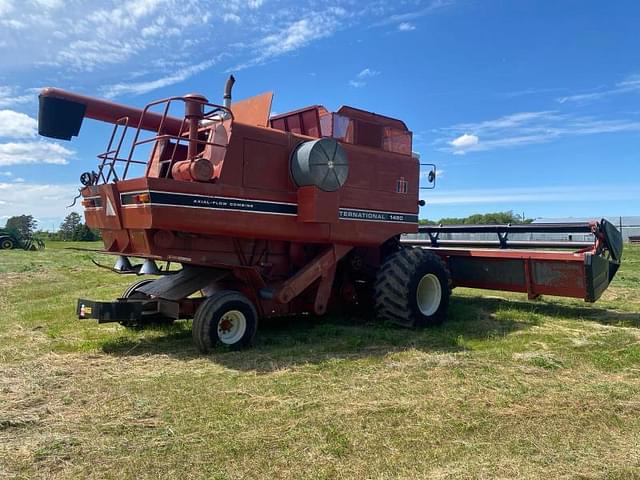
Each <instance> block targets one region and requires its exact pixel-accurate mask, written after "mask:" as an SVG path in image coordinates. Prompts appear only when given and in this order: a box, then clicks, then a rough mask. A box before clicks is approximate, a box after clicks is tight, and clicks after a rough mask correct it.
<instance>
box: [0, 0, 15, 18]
mask: <svg viewBox="0 0 640 480" xmlns="http://www.w3.org/2000/svg"><path fill="white" fill-rule="evenodd" d="M12 11H13V2H12V1H11V0H0V15H2V16H5V15H7V14H9V13H11V12H12Z"/></svg>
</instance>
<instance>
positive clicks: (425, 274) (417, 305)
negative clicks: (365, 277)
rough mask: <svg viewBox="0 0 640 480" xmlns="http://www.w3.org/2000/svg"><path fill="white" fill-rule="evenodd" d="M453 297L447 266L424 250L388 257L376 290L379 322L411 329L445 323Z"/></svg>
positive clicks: (419, 249)
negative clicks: (391, 323)
mask: <svg viewBox="0 0 640 480" xmlns="http://www.w3.org/2000/svg"><path fill="white" fill-rule="evenodd" d="M450 296H451V276H450V274H449V271H448V270H447V267H446V264H445V263H444V262H443V261H442V259H441V258H440V257H439V256H438V255H436V254H434V253H432V252H429V251H427V250H424V249H422V248H403V249H402V250H400V251H398V252H396V253H394V254H393V255H391V256H390V257H388V258H387V259H386V260H385V262H384V263H383V264H382V266H381V267H380V270H379V272H378V275H377V278H376V283H375V286H374V298H375V309H376V315H377V316H378V318H380V319H382V320H388V321H390V322H393V323H395V324H397V325H401V326H403V327H409V328H416V327H424V326H432V325H440V324H441V323H442V322H444V320H445V319H446V316H447V309H448V307H449V297H450Z"/></svg>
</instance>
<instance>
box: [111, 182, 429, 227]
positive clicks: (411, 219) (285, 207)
mask: <svg viewBox="0 0 640 480" xmlns="http://www.w3.org/2000/svg"><path fill="white" fill-rule="evenodd" d="M139 193H146V192H126V193H122V194H121V195H120V201H121V204H122V205H123V206H155V205H157V206H169V207H185V208H205V209H212V210H225V211H239V212H255V213H267V214H273V215H297V214H298V206H297V205H296V204H294V203H284V202H272V201H267V200H253V199H245V198H231V197H217V196H207V195H196V194H186V193H172V192H159V191H156V190H151V191H149V197H150V198H149V199H150V202H149V203H145V204H139V203H136V201H135V200H134V196H135V195H137V194H139ZM339 217H340V220H359V221H364V222H385V223H417V222H418V215H415V214H409V213H401V212H382V211H378V210H363V209H357V208H340V209H339Z"/></svg>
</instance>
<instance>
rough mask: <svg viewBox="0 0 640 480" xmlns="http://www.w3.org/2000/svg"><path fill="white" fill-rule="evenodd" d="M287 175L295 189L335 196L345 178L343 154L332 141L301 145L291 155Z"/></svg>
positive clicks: (327, 139)
mask: <svg viewBox="0 0 640 480" xmlns="http://www.w3.org/2000/svg"><path fill="white" fill-rule="evenodd" d="M291 175H292V176H293V180H294V182H295V183H296V185H297V186H298V187H309V186H314V187H318V188H319V189H320V190H323V191H325V192H335V191H336V190H338V189H339V188H340V187H341V186H342V185H344V183H345V182H346V181H347V177H348V176H349V162H348V160H347V154H346V152H345V151H344V149H343V148H342V147H341V146H340V145H339V144H338V142H337V141H336V140H334V139H333V138H321V139H318V140H312V141H309V142H303V143H301V144H300V145H298V146H297V147H296V149H295V150H294V151H293V153H292V154H291Z"/></svg>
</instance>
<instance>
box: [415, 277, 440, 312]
mask: <svg viewBox="0 0 640 480" xmlns="http://www.w3.org/2000/svg"><path fill="white" fill-rule="evenodd" d="M416 301H417V304H418V309H419V310H420V313H422V314H423V315H425V316H427V317H429V316H431V315H433V314H434V313H436V311H438V308H439V307H440V302H441V301H442V286H441V285H440V280H439V279H438V277H437V276H436V275H434V274H433V273H427V274H426V275H425V276H424V277H422V278H421V279H420V282H419V283H418V288H417V289H416Z"/></svg>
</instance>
